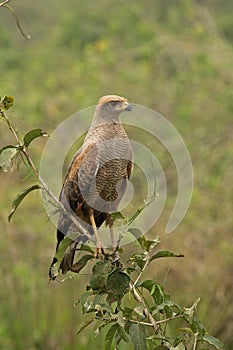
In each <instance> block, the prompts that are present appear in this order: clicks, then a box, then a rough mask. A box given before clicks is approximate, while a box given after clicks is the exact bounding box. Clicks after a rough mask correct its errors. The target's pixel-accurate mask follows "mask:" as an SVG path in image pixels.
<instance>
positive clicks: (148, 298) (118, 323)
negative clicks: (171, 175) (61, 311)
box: [0, 96, 224, 350]
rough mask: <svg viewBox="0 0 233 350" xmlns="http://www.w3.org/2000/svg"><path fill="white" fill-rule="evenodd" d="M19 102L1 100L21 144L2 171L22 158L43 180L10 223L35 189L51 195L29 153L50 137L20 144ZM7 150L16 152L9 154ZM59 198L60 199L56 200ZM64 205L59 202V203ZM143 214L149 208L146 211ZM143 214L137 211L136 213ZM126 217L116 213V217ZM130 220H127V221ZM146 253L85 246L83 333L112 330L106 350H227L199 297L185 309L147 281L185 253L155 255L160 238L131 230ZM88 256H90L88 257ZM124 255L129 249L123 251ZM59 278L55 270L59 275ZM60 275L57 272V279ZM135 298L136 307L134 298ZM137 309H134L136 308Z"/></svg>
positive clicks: (4, 158)
mask: <svg viewBox="0 0 233 350" xmlns="http://www.w3.org/2000/svg"><path fill="white" fill-rule="evenodd" d="M13 101H14V100H13V98H12V97H9V96H4V97H3V98H1V100H0V115H1V117H2V118H3V120H4V122H5V123H6V124H7V126H8V128H9V130H10V131H11V132H12V134H13V135H14V137H15V139H16V142H17V143H16V145H14V146H13V145H7V146H4V147H3V148H2V149H1V150H0V155H1V157H0V167H1V168H2V169H3V170H4V171H8V170H9V168H10V169H11V170H12V169H13V160H14V158H15V157H16V155H17V154H18V156H21V158H22V159H23V160H24V161H25V163H26V165H27V166H29V167H30V168H31V170H32V171H33V172H34V175H35V177H36V178H37V181H38V184H36V185H33V186H31V187H29V188H27V189H25V190H24V191H23V193H21V194H19V195H18V196H17V197H16V199H15V200H14V201H13V204H12V210H11V213H10V215H9V220H10V218H11V217H12V215H13V214H14V212H15V210H16V209H17V207H18V206H19V204H20V203H21V202H22V200H23V199H24V198H25V197H26V196H27V195H28V194H29V193H30V192H31V191H33V190H36V189H37V190H38V189H42V190H44V191H47V192H48V195H51V194H50V192H49V191H48V189H47V186H45V185H44V183H43V180H42V179H41V178H40V177H39V175H38V172H37V170H36V168H35V165H34V163H33V161H32V159H31V156H30V154H29V149H28V147H29V145H30V144H31V142H32V141H33V140H34V139H36V138H38V137H40V136H47V134H46V133H45V132H43V131H42V130H40V129H33V130H30V131H29V132H27V133H26V135H25V136H24V137H23V138H22V139H20V137H19V136H18V132H17V131H16V129H15V127H14V125H13V124H12V122H11V121H10V120H9V118H8V116H7V114H6V110H8V109H9V108H10V107H12V105H13ZM7 150H14V152H13V153H12V152H10V153H6V151H7ZM52 199H54V196H53V197H52ZM56 202H57V203H59V200H58V199H56ZM142 210H143V209H142ZM136 213H137V211H136ZM117 217H118V218H120V220H122V216H121V215H120V214H119V213H118V214H117V213H115V218H117ZM123 219H124V218H123ZM129 231H130V232H131V234H132V235H134V237H136V238H137V242H138V244H139V246H140V248H141V251H140V252H138V253H134V254H133V255H132V256H131V257H130V258H129V259H128V262H127V265H126V266H124V264H123V263H122V262H121V259H120V258H119V259H117V260H116V259H114V260H113V259H112V255H111V254H110V255H108V254H105V255H104V256H103V259H102V260H100V261H97V262H96V259H95V252H94V251H93V250H92V248H90V247H89V246H87V245H84V244H82V245H81V246H80V248H79V250H80V252H82V253H83V255H82V256H81V258H80V259H79V260H78V261H77V262H76V263H75V264H74V266H73V267H72V271H73V272H75V273H80V271H81V270H82V269H83V268H85V267H86V266H87V265H89V263H90V264H91V266H92V271H91V273H90V279H89V284H87V285H86V291H85V293H83V294H82V295H81V296H80V298H79V299H78V301H77V303H76V304H80V305H81V307H82V312H83V314H84V315H88V316H89V318H88V320H87V321H86V322H85V323H84V324H82V325H81V326H80V328H79V330H78V334H80V333H81V332H82V331H83V330H84V329H85V328H86V327H88V326H89V325H90V324H91V323H93V322H95V323H97V328H96V329H95V335H96V336H98V335H99V334H100V333H101V332H102V330H103V329H104V328H105V327H108V331H107V333H106V335H105V349H106V350H109V349H112V348H113V347H114V349H119V346H120V344H121V343H122V342H125V343H130V342H131V343H132V344H133V347H134V349H135V350H146V349H157V350H159V349H160V350H161V349H163V350H166V349H174V350H175V349H176V350H180V349H184V350H185V349H192V350H195V349H197V346H198V344H203V343H204V344H205V343H207V344H210V345H212V346H213V347H214V348H215V349H219V350H224V345H223V344H222V343H221V341H220V340H219V339H217V338H215V337H212V336H210V335H209V334H208V333H207V331H206V329H205V327H204V325H203V324H202V322H201V321H200V319H199V318H198V316H197V305H198V303H199V301H200V299H199V298H198V299H197V300H196V301H195V302H194V303H193V305H192V306H191V307H189V308H187V307H181V306H180V305H179V304H177V303H175V302H174V301H173V300H172V299H171V297H170V295H169V294H168V293H167V292H166V291H165V289H164V286H163V285H161V284H159V283H158V282H156V281H155V280H150V279H149V280H148V279H144V277H143V275H144V272H145V270H146V269H147V268H148V267H149V265H150V264H151V263H153V262H154V260H157V259H159V258H174V257H175V258H180V257H183V255H182V254H175V253H173V252H170V251H167V250H166V251H162V250H160V251H157V252H156V253H155V252H154V250H155V249H156V248H157V245H158V244H159V239H158V237H157V238H155V239H154V240H148V239H146V238H145V237H144V236H143V235H142V234H141V233H140V231H139V230H138V229H137V228H135V229H133V228H130V229H129ZM70 242H71V237H66V238H65V239H64V240H63V242H62V244H60V246H59V248H58V250H57V253H56V259H57V265H58V266H59V264H60V262H61V260H62V259H63V256H64V253H65V250H66V248H67V245H69V244H70ZM87 252H88V254H87ZM119 252H120V254H122V252H123V249H122V248H121V250H119ZM53 273H54V271H53ZM58 273H59V270H58V269H57V271H55V275H56V276H57V275H58ZM132 298H133V299H134V302H133V303H132V300H131V299H132ZM132 304H134V305H132ZM177 319H179V321H180V325H179V326H178V327H179V328H177V329H176V331H175V333H174V334H172V332H171V334H170V332H169V331H168V329H169V325H170V322H172V321H174V320H177Z"/></svg>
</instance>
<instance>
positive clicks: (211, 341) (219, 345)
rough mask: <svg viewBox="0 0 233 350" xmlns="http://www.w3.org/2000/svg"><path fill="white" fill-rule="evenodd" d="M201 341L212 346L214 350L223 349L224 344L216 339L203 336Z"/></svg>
mask: <svg viewBox="0 0 233 350" xmlns="http://www.w3.org/2000/svg"><path fill="white" fill-rule="evenodd" d="M202 340H204V341H206V342H207V343H209V344H210V345H213V346H214V347H215V348H216V349H219V350H224V349H225V346H224V344H223V343H222V342H221V341H220V340H219V339H218V338H215V337H212V336H211V335H208V334H205V335H204V336H203V337H202Z"/></svg>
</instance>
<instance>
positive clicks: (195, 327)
mask: <svg viewBox="0 0 233 350" xmlns="http://www.w3.org/2000/svg"><path fill="white" fill-rule="evenodd" d="M189 324H190V327H191V328H192V331H193V333H198V334H199V336H201V337H202V336H203V335H204V334H206V330H205V327H204V325H203V324H202V323H201V321H200V320H199V318H198V317H196V316H193V318H192V321H191V322H190V323H189Z"/></svg>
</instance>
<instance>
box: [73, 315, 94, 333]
mask: <svg viewBox="0 0 233 350" xmlns="http://www.w3.org/2000/svg"><path fill="white" fill-rule="evenodd" d="M94 320H95V318H90V319H89V320H87V321H86V322H85V323H83V324H82V325H81V326H80V328H79V329H78V331H77V335H78V334H80V333H81V332H82V331H83V330H84V329H85V328H87V327H88V326H89V325H90V324H91V323H92V322H94Z"/></svg>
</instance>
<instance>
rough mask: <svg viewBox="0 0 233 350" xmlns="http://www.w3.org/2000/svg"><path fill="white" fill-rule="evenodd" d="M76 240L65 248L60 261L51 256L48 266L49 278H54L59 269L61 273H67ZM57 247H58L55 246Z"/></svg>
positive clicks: (71, 262)
mask: <svg viewBox="0 0 233 350" xmlns="http://www.w3.org/2000/svg"><path fill="white" fill-rule="evenodd" d="M77 244H78V243H77V242H75V241H74V242H72V243H71V244H69V246H68V247H67V248H66V251H65V253H64V256H63V259H62V261H59V260H58V258H57V257H54V258H53V261H52V264H51V265H50V268H49V278H50V280H53V281H54V280H55V279H56V277H57V276H58V273H59V271H60V270H61V271H62V273H63V274H65V273H67V272H68V271H69V270H70V268H71V266H72V265H73V262H74V256H75V250H76V246H77ZM57 248H58V247H57Z"/></svg>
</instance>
